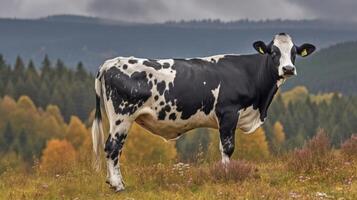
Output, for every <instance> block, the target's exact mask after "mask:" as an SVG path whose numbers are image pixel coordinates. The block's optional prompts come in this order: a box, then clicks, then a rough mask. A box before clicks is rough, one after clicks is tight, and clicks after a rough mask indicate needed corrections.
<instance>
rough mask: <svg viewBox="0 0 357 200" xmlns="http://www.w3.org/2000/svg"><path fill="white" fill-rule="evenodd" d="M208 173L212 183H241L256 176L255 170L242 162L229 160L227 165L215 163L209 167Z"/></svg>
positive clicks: (245, 162)
mask: <svg viewBox="0 0 357 200" xmlns="http://www.w3.org/2000/svg"><path fill="white" fill-rule="evenodd" d="M209 172H210V175H211V177H212V178H213V179H214V181H229V180H231V181H243V180H245V179H247V178H250V177H255V176H256V175H257V174H256V172H257V169H256V168H255V167H254V166H253V165H251V164H250V163H248V162H247V161H244V160H240V161H236V160H231V161H230V162H229V164H222V163H221V162H217V163H215V164H213V165H212V166H211V167H210V169H209Z"/></svg>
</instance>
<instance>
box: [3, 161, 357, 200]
mask: <svg viewBox="0 0 357 200" xmlns="http://www.w3.org/2000/svg"><path fill="white" fill-rule="evenodd" d="M212 166H218V165H217V164H207V163H204V164H195V165H189V164H182V163H180V164H152V165H149V164H146V165H136V166H132V165H125V164H124V165H122V169H123V175H124V178H125V181H126V190H125V191H124V192H121V193H115V192H114V191H113V190H112V189H110V188H109V187H108V185H107V184H106V183H105V181H104V180H105V173H104V170H102V171H101V172H98V173H97V172H94V171H93V170H92V169H91V168H90V167H87V166H76V167H75V168H74V169H73V170H71V171H70V172H68V173H65V174H45V173H41V172H37V170H36V169H34V170H32V172H18V171H14V170H8V171H7V172H5V173H3V174H2V175H1V176H0V199H77V200H78V199H185V200H187V199H340V200H342V199H357V164H356V163H354V162H343V163H340V164H339V166H336V167H334V168H327V169H325V170H323V171H318V172H310V173H301V172H293V171H291V170H288V168H287V167H286V162H285V161H284V158H279V159H270V160H266V161H260V162H250V163H249V170H250V171H249V170H248V171H244V169H243V170H242V168H240V169H238V168H237V170H241V172H239V173H243V174H239V173H238V176H235V177H228V178H227V177H221V175H219V173H218V175H217V173H216V174H215V170H217V169H216V168H214V167H212ZM244 173H245V174H244ZM233 174H234V173H233Z"/></svg>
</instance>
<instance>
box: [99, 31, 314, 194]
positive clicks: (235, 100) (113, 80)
mask: <svg viewBox="0 0 357 200" xmlns="http://www.w3.org/2000/svg"><path fill="white" fill-rule="evenodd" d="M253 47H254V49H255V50H256V51H258V54H250V55H236V54H226V55H216V56H210V57H204V58H190V59H143V58H135V57H117V58H114V59H110V60H107V61H105V63H104V64H103V65H101V67H100V68H99V71H98V73H97V75H96V79H95V93H96V111H95V118H94V121H93V125H92V139H93V149H94V153H95V155H96V162H95V163H96V164H97V166H98V165H99V164H100V150H99V149H100V148H102V147H104V151H105V154H106V159H107V183H108V184H110V186H111V187H113V188H114V189H115V190H116V191H121V190H124V182H123V179H122V175H121V172H120V168H119V155H120V154H121V152H122V148H123V145H124V142H125V139H126V137H127V134H128V131H129V129H130V127H131V126H132V124H133V123H134V122H136V123H137V124H139V125H140V126H142V127H143V128H145V129H147V130H149V131H150V132H151V133H153V134H156V135H159V136H161V137H163V138H164V139H166V140H172V139H176V138H178V137H180V136H181V135H182V134H183V133H185V132H187V131H189V130H191V129H194V128H198V127H208V128H215V129H219V133H220V134H219V136H220V147H219V148H220V151H221V154H222V163H224V164H227V163H228V162H229V159H230V157H231V155H232V153H233V151H234V145H235V144H234V141H235V140H234V138H235V130H236V129H237V128H239V129H241V130H242V131H243V132H245V133H252V132H254V130H256V129H257V128H258V127H259V126H260V125H262V124H263V122H264V120H265V119H266V117H267V110H268V108H269V105H270V103H271V101H272V99H273V97H274V95H275V94H276V92H277V90H278V88H279V87H280V85H281V84H282V83H283V82H284V81H285V80H286V79H287V78H289V77H291V76H293V75H296V74H297V73H296V68H295V65H294V63H295V57H296V55H299V56H302V57H306V56H308V55H310V54H311V53H312V52H314V51H315V46H313V45H312V44H308V43H305V44H303V45H301V46H296V45H295V44H294V43H293V41H292V38H291V37H290V36H289V35H288V34H286V33H279V34H277V35H275V36H274V37H273V40H272V41H271V42H270V43H269V44H266V43H264V42H262V41H257V42H254V44H253ZM101 100H102V101H103V105H104V108H105V111H106V113H107V116H108V120H109V136H108V138H107V139H106V142H105V143H104V136H103V129H102V116H101Z"/></svg>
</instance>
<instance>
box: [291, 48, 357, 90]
mask: <svg viewBox="0 0 357 200" xmlns="http://www.w3.org/2000/svg"><path fill="white" fill-rule="evenodd" d="M355 52H357V42H345V43H341V44H337V45H333V46H331V47H329V48H324V49H322V50H320V51H319V52H317V53H316V54H314V55H313V56H311V57H310V58H308V59H301V60H299V62H298V63H297V72H298V76H297V77H295V78H293V79H292V80H290V81H288V82H287V83H286V84H285V85H284V89H290V88H292V87H294V86H296V85H305V86H306V87H307V88H308V89H309V91H312V92H334V91H338V92H341V93H344V94H356V92H357V90H356V86H357V56H356V55H355Z"/></svg>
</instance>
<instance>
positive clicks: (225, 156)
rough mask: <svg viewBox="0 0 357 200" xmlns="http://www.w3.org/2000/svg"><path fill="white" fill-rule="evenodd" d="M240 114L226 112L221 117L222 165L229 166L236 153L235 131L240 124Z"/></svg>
mask: <svg viewBox="0 0 357 200" xmlns="http://www.w3.org/2000/svg"><path fill="white" fill-rule="evenodd" d="M238 116H239V114H238V112H226V113H223V114H222V115H220V116H219V133H220V145H219V147H220V150H221V154H222V163H223V164H228V163H229V158H230V157H231V156H232V154H233V152H234V142H235V140H234V139H235V130H236V127H237V122H238Z"/></svg>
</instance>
